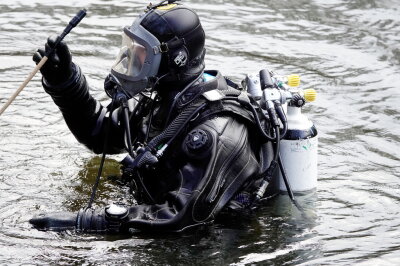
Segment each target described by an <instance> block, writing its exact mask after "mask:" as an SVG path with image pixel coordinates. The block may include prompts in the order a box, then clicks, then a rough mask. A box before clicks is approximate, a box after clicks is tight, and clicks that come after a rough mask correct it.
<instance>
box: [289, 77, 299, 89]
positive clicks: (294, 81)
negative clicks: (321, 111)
mask: <svg viewBox="0 0 400 266" xmlns="http://www.w3.org/2000/svg"><path fill="white" fill-rule="evenodd" d="M287 83H288V85H289V86H290V87H298V86H300V76H299V75H297V74H291V75H289V76H287Z"/></svg>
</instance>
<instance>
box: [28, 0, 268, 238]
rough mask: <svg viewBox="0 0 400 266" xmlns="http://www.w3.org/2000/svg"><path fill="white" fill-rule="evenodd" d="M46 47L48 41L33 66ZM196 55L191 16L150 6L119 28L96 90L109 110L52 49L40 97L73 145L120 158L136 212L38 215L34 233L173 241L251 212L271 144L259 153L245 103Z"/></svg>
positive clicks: (201, 40) (201, 36) (114, 208)
mask: <svg viewBox="0 0 400 266" xmlns="http://www.w3.org/2000/svg"><path fill="white" fill-rule="evenodd" d="M53 45H54V39H51V38H49V39H48V41H47V43H46V45H45V49H39V50H38V51H37V52H36V53H35V54H34V56H33V60H34V61H35V62H36V63H38V62H39V61H40V60H41V58H42V57H43V56H44V55H45V52H46V50H47V51H48V50H49V49H51V48H52V46H53ZM205 51H206V50H205V33H204V30H203V27H202V25H201V23H200V20H199V17H198V15H197V14H196V13H195V12H194V11H193V10H192V9H190V8H188V7H186V6H184V5H182V4H180V3H177V2H176V1H168V2H166V1H162V2H161V3H159V4H156V5H151V4H150V5H149V6H148V7H147V9H146V10H145V12H144V13H142V14H141V15H140V16H139V17H138V18H137V19H136V20H135V21H134V22H133V24H132V25H131V26H127V27H125V28H124V29H123V37H122V47H121V50H120V53H119V55H118V57H117V59H116V61H115V63H114V65H113V66H112V69H111V73H110V74H109V75H108V77H107V78H106V80H105V83H104V84H105V90H106V92H107V95H108V96H110V97H111V98H112V100H113V101H112V103H111V104H110V105H108V106H102V104H100V102H99V101H97V100H96V99H94V98H93V97H92V96H91V94H90V92H89V86H88V84H87V81H86V79H85V76H84V75H83V73H82V72H81V70H80V68H79V66H78V65H76V64H74V63H73V62H72V56H71V53H70V51H69V49H68V46H67V45H66V44H65V43H64V42H62V43H61V44H60V45H59V46H58V47H57V49H56V50H55V52H54V53H53V54H51V55H50V57H49V60H48V61H47V63H46V64H45V65H44V67H43V68H42V69H41V73H42V75H43V79H42V84H43V87H44V89H45V91H46V92H47V93H48V94H49V95H50V96H51V97H52V99H53V100H54V102H55V104H56V105H57V106H58V107H59V109H60V111H61V112H62V115H63V117H64V119H65V121H66V123H67V125H68V127H69V129H70V130H71V132H72V133H73V134H74V136H75V137H76V139H77V140H78V141H79V142H80V143H82V144H84V145H86V146H87V147H88V148H89V149H90V150H92V151H93V152H94V153H97V154H100V153H108V154H116V153H122V152H124V151H125V152H127V153H128V155H127V157H126V158H125V159H124V160H123V161H122V168H121V169H122V178H123V179H124V180H125V181H126V182H127V183H128V184H129V185H130V186H131V188H132V190H133V193H134V196H135V199H136V200H137V203H138V204H137V205H134V206H122V205H119V204H110V205H108V206H107V207H105V208H97V209H96V208H91V207H90V208H88V207H86V208H85V207H83V208H82V209H81V210H80V211H79V212H78V213H71V212H59V213H48V214H42V215H39V216H37V217H34V218H32V219H31V220H30V223H31V224H33V225H34V227H35V228H38V229H40V230H65V229H76V230H77V231H80V232H89V233H102V232H104V233H113V232H118V233H127V232H134V231H136V230H138V231H149V230H151V231H152V232H154V231H163V232H179V231H183V230H185V229H187V228H192V227H195V226H199V225H206V224H209V223H212V222H213V221H214V220H215V218H216V217H217V216H218V215H219V214H220V213H221V212H225V211H227V212H230V211H232V212H235V211H240V210H243V209H245V208H247V207H248V206H249V205H250V204H251V199H252V197H253V195H254V193H255V191H256V190H257V188H258V187H259V184H260V182H261V181H262V180H261V179H262V178H261V177H260V174H261V173H262V171H263V169H265V168H266V165H265V164H266V162H270V161H271V160H272V155H273V154H274V151H273V148H272V145H269V146H268V145H267V147H269V151H268V152H267V153H265V152H262V151H261V147H262V146H263V143H266V140H265V139H264V138H263V137H262V136H260V134H259V130H258V128H257V125H256V123H255V117H254V112H252V111H251V110H249V108H244V107H243V105H244V104H245V103H247V104H248V103H249V102H250V101H251V99H249V97H248V95H247V93H246V92H245V91H243V90H240V88H238V87H237V86H235V84H233V82H231V81H230V80H228V79H225V78H224V77H223V76H222V74H221V73H220V72H218V71H205V70H204V69H205V62H204V57H205ZM127 125H129V128H128V129H126V127H127ZM267 143H268V142H267ZM264 147H265V145H264ZM267 166H268V165H267Z"/></svg>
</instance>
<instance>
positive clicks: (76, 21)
mask: <svg viewBox="0 0 400 266" xmlns="http://www.w3.org/2000/svg"><path fill="white" fill-rule="evenodd" d="M85 16H86V9H82V10H80V11H79V12H78V14H76V15H75V17H73V18H72V19H71V21H70V22H69V23H68V25H67V27H65V29H64V31H63V32H62V33H61V35H59V36H58V37H57V39H56V42H55V44H54V47H53V49H51V50H50V51H49V52H48V53H47V54H46V55H45V56H44V57H43V58H42V60H40V62H39V63H38V64H37V65H36V67H35V68H34V69H33V71H32V72H31V73H30V74H29V76H28V77H27V78H26V79H25V81H24V82H23V83H22V84H21V86H19V88H18V89H17V90H16V91H15V92H14V94H13V95H11V97H10V98H9V99H8V101H7V102H6V103H5V104H4V105H3V107H1V109H0V115H1V114H2V113H3V112H4V111H5V110H6V109H7V107H8V106H9V105H10V104H11V103H12V102H13V101H14V100H15V98H16V97H17V96H18V94H19V93H20V92H21V91H22V90H23V89H24V88H25V87H26V85H28V83H29V82H30V81H31V79H32V78H33V77H34V76H35V75H36V73H37V72H38V71H39V70H40V69H41V68H42V66H43V65H44V64H45V63H46V62H47V59H48V56H49V55H50V54H51V53H53V52H54V50H55V49H56V48H57V46H58V44H59V43H60V42H61V41H62V40H63V39H64V38H65V36H67V34H68V33H69V32H70V31H71V30H72V29H73V28H74V27H76V26H77V25H78V24H79V22H81V20H82V19H83V18H84V17H85Z"/></svg>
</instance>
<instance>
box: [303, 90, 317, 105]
mask: <svg viewBox="0 0 400 266" xmlns="http://www.w3.org/2000/svg"><path fill="white" fill-rule="evenodd" d="M303 93H304V99H305V100H306V102H313V101H315V99H317V92H316V91H315V90H314V89H306V90H303Z"/></svg>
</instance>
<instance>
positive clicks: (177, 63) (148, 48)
mask: <svg viewBox="0 0 400 266" xmlns="http://www.w3.org/2000/svg"><path fill="white" fill-rule="evenodd" d="M204 43H205V34H204V30H203V27H202V26H201V23H200V20H199V17H198V16H197V14H196V12H194V11H193V10H192V9H190V8H187V7H185V6H184V5H181V4H178V3H175V1H168V2H166V1H163V2H161V3H160V4H157V5H150V6H148V7H147V9H146V11H145V12H144V13H143V14H142V15H140V17H139V18H138V19H137V20H135V22H134V23H133V24H132V26H130V27H125V28H124V34H123V43H122V48H121V51H120V54H119V56H118V58H117V60H116V62H115V64H114V66H113V68H112V70H111V71H112V73H113V74H114V75H115V76H117V78H118V79H119V80H120V82H121V84H122V85H123V87H124V88H125V90H127V91H129V92H130V94H131V95H134V94H136V93H139V92H140V91H142V90H144V89H145V88H146V87H149V86H151V81H154V80H157V79H158V78H161V77H163V78H165V80H168V81H170V82H174V81H179V80H185V79H190V78H192V77H197V76H198V75H200V74H201V73H202V71H203V70H204V54H205V49H204Z"/></svg>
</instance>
